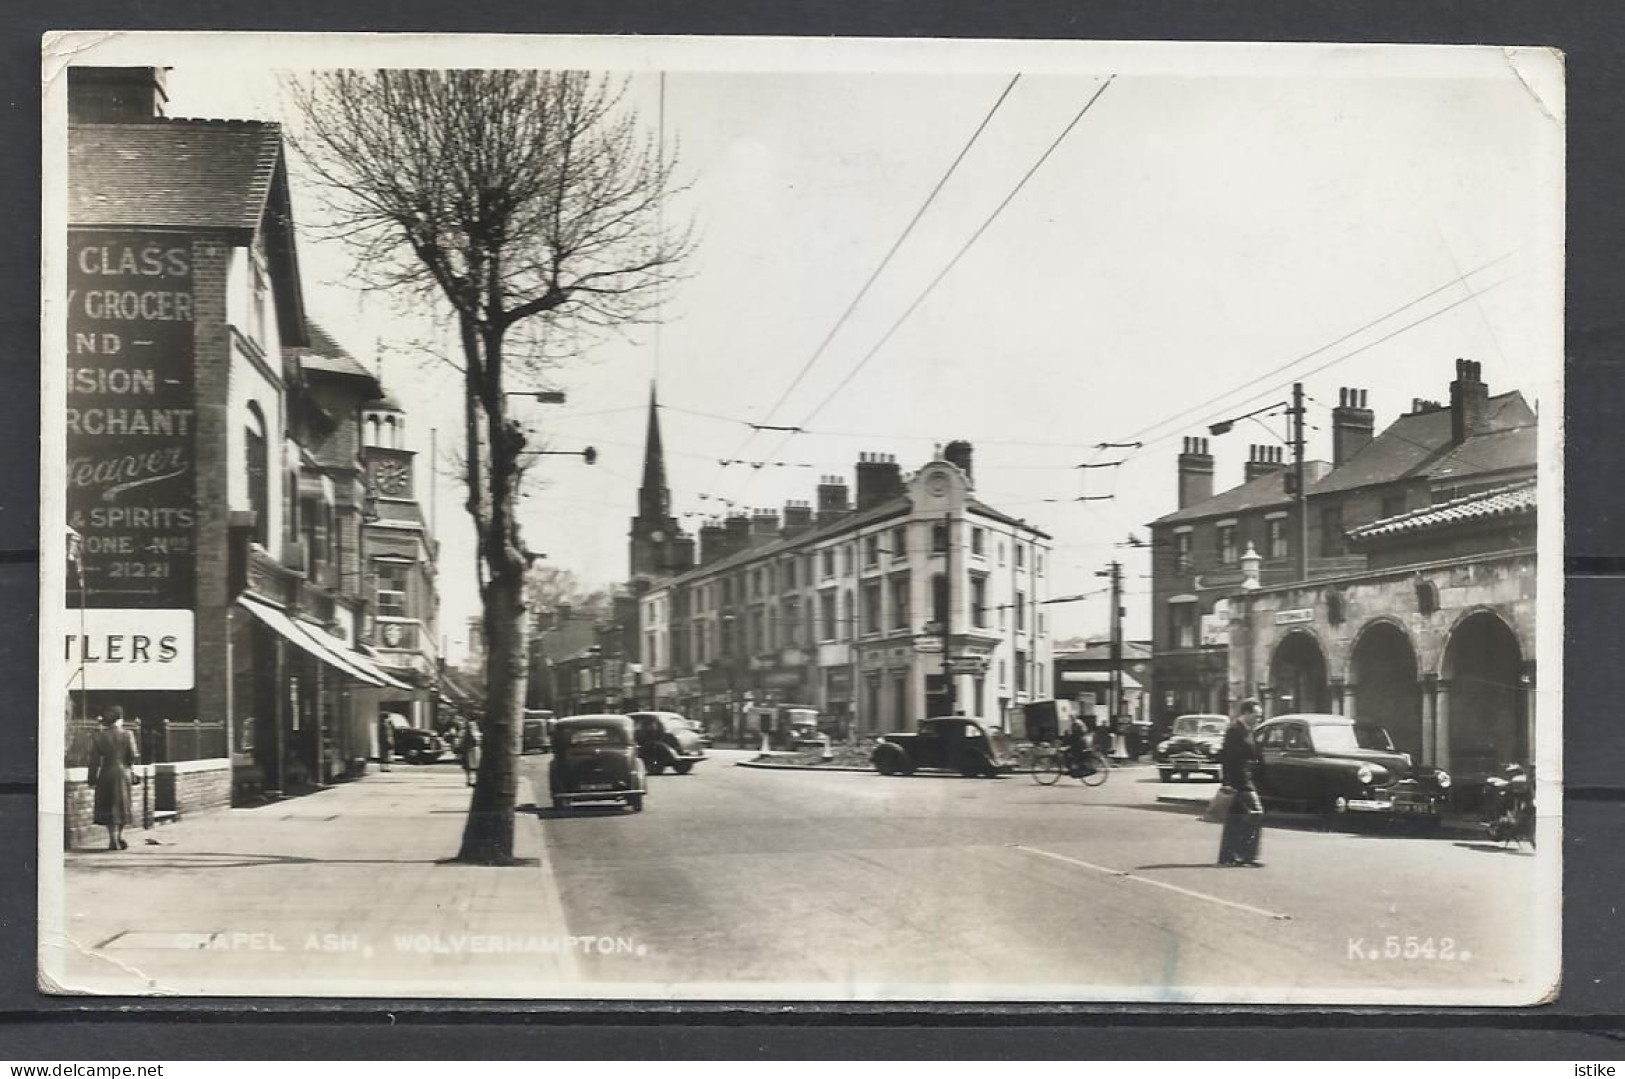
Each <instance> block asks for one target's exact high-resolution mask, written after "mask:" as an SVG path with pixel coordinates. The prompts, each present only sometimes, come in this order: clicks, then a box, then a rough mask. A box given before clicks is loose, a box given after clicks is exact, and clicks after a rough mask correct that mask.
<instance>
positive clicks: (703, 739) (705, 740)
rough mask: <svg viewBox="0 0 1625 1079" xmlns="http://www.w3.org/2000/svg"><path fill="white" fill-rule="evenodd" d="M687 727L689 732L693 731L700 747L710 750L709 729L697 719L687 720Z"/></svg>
mask: <svg viewBox="0 0 1625 1079" xmlns="http://www.w3.org/2000/svg"><path fill="white" fill-rule="evenodd" d="M688 727H689V730H691V731H693V732H694V733H695V735H697V736H698V737H699V739H700V745H702V746H704V747H705V748H706V749H710V748H711V728H709V727H707V726H706V725H705V724H704V723H702V722H701V721H699V720H697V719H691V720H689V721H688Z"/></svg>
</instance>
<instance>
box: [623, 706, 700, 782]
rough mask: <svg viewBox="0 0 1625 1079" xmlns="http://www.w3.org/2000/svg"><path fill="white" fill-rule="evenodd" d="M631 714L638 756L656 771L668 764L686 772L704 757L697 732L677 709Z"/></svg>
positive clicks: (684, 774) (680, 772)
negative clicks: (675, 710) (674, 710)
mask: <svg viewBox="0 0 1625 1079" xmlns="http://www.w3.org/2000/svg"><path fill="white" fill-rule="evenodd" d="M631 716H632V723H633V737H634V738H636V739H637V743H638V756H639V757H641V758H642V759H643V763H644V766H645V767H647V768H648V769H649V771H651V772H653V773H654V774H655V775H659V774H660V773H661V772H664V771H665V770H666V769H667V768H670V769H671V770H672V771H674V772H676V773H677V774H678V775H680V776H686V775H688V773H690V772H692V771H693V770H694V766H695V765H696V764H698V763H700V762H701V761H703V760H704V759H705V746H704V745H703V744H702V743H701V742H700V735H699V732H697V731H696V730H695V729H694V727H693V725H692V724H690V723H689V721H688V720H686V719H684V718H683V717H682V716H680V715H678V714H677V713H676V712H633V713H631Z"/></svg>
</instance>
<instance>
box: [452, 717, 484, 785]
mask: <svg viewBox="0 0 1625 1079" xmlns="http://www.w3.org/2000/svg"><path fill="white" fill-rule="evenodd" d="M457 751H458V752H459V753H461V754H462V757H463V779H464V781H465V782H466V783H467V784H468V786H470V787H472V786H473V785H474V777H475V775H476V774H478V772H479V770H480V728H479V727H478V726H477V725H475V724H473V723H465V724H463V729H462V732H461V734H460V735H459V737H458V739H457Z"/></svg>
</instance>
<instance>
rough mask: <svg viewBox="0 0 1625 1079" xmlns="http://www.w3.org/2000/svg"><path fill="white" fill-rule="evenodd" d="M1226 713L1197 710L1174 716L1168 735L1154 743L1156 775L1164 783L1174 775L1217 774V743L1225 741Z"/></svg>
mask: <svg viewBox="0 0 1625 1079" xmlns="http://www.w3.org/2000/svg"><path fill="white" fill-rule="evenodd" d="M1229 725H1230V719H1229V717H1227V716H1218V715H1206V714H1201V713H1199V714H1196V715H1189V716H1180V717H1179V718H1178V719H1176V720H1174V728H1173V730H1171V731H1169V732H1168V737H1167V738H1166V739H1164V740H1163V741H1161V742H1158V743H1157V747H1156V749H1154V750H1152V752H1151V757H1152V759H1153V760H1155V761H1156V762H1157V778H1159V779H1161V780H1162V781H1163V782H1164V783H1167V782H1169V781H1170V780H1172V779H1175V778H1176V777H1177V778H1179V779H1189V778H1190V777H1191V776H1212V777H1213V778H1214V779H1218V778H1219V747H1220V746H1221V745H1223V744H1224V730H1225V728H1226V727H1228V726H1229Z"/></svg>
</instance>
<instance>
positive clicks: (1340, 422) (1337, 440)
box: [1332, 386, 1377, 468]
mask: <svg viewBox="0 0 1625 1079" xmlns="http://www.w3.org/2000/svg"><path fill="white" fill-rule="evenodd" d="M1365 393H1366V391H1364V390H1357V389H1354V388H1352V387H1349V386H1344V387H1343V388H1342V389H1340V390H1338V391H1337V407H1336V408H1334V409H1333V410H1332V467H1333V468H1341V467H1343V465H1344V464H1346V463H1347V462H1348V460H1349V458H1351V457H1353V456H1354V455H1355V454H1357V453H1359V452H1360V451H1361V450H1363V449H1365V447H1366V444H1367V443H1369V442H1370V441H1371V438H1372V436H1373V435H1374V434H1375V433H1376V430H1377V420H1376V414H1375V413H1373V412H1372V411H1371V409H1369V408H1367V407H1366V400H1365Z"/></svg>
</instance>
